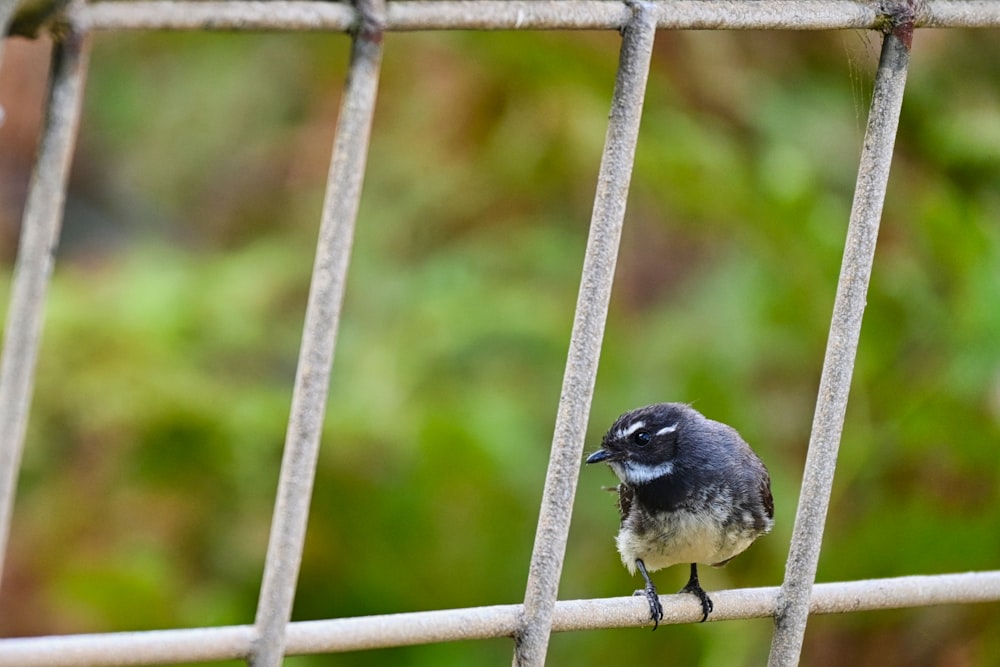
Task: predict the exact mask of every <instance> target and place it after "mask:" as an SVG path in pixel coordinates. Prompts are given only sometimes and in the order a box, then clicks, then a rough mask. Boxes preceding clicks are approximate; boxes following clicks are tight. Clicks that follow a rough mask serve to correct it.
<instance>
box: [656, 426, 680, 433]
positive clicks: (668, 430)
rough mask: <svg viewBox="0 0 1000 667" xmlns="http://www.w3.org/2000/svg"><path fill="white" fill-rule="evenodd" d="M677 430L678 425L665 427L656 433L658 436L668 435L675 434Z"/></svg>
mask: <svg viewBox="0 0 1000 667" xmlns="http://www.w3.org/2000/svg"><path fill="white" fill-rule="evenodd" d="M676 430H677V424H674V425H673V426H664V427H663V428H661V429H660V430H659V431H657V432H656V435H666V434H667V433H673V432H674V431H676Z"/></svg>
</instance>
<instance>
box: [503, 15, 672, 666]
mask: <svg viewBox="0 0 1000 667" xmlns="http://www.w3.org/2000/svg"><path fill="white" fill-rule="evenodd" d="M631 7H632V9H633V16H632V19H631V20H630V22H629V23H628V25H626V26H625V28H624V29H623V31H622V45H621V54H620V60H619V65H618V75H617V77H616V81H615V90H614V95H613V98H612V102H611V115H610V119H609V122H608V131H607V136H606V139H605V145H604V155H603V157H602V159H601V167H600V171H599V174H598V181H597V192H596V195H595V198H594V210H593V215H592V217H591V222H590V237H589V239H588V241H587V251H586V256H585V258H584V262H583V273H582V276H581V280H580V291H579V295H578V297H577V305H576V316H575V319H574V322H573V333H572V336H571V338H570V344H569V354H568V357H567V360H566V371H565V374H564V376H563V386H562V395H561V396H560V399H559V411H558V414H557V415H556V424H555V433H554V436H553V439H552V450H551V453H550V455H549V467H548V473H547V474H546V478H545V489H544V491H543V493H542V503H541V509H540V512H539V517H538V527H537V529H536V532H535V544H534V549H533V551H532V554H531V566H530V570H529V573H528V583H527V589H526V591H525V598H524V612H523V615H522V617H521V619H520V623H519V630H518V632H517V633H516V635H515V637H514V639H515V642H516V648H515V651H514V664H515V665H520V666H525V667H527V666H529V665H532V666H538V665H542V664H544V662H545V654H546V651H547V650H548V642H549V635H550V633H551V630H552V613H553V608H554V606H555V602H556V596H557V594H558V592H559V591H558V589H559V578H560V575H561V574H562V564H563V557H564V555H565V552H566V540H567V536H568V534H569V524H570V518H571V515H572V511H573V498H574V495H575V493H576V485H577V479H578V477H579V472H580V459H581V456H582V453H583V444H584V438H585V436H586V430H587V418H588V416H589V413H590V402H591V398H592V396H593V393H594V383H595V380H596V377H597V364H598V360H599V358H600V353H601V340H602V338H603V336H604V324H605V320H606V319H607V315H608V302H609V300H610V297H611V284H612V281H613V279H614V271H615V263H616V261H617V258H618V245H619V240H620V239H621V231H622V224H623V221H624V218H625V205H626V201H627V199H628V189H629V183H630V181H631V179H632V164H633V162H634V159H635V147H636V143H637V141H638V135H639V121H640V119H641V117H642V104H643V99H644V97H645V93H646V79H647V77H648V74H649V62H650V57H651V55H652V51H653V40H654V37H655V34H656V12H655V10H654V9H653V7H652V6H651V5H647V4H645V3H642V2H636V3H632V4H631Z"/></svg>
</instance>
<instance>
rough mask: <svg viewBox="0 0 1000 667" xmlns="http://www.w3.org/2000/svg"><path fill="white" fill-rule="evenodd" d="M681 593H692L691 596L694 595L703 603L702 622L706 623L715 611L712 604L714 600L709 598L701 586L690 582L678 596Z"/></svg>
mask: <svg viewBox="0 0 1000 667" xmlns="http://www.w3.org/2000/svg"><path fill="white" fill-rule="evenodd" d="M679 593H690V594H691V595H694V596H695V597H696V598H698V599H699V600H700V601H701V621H700V622H701V623H704V622H705V621H707V620H708V615H709V614H711V613H712V610H713V609H715V605H714V604H712V598H710V597H708V593H706V592H705V591H704V590H702V588H701V586H700V585H699V584H697V583H695V582H691V581H689V582H688V584H687V586H685V587H684V588H682V589H680V590H679V591H678V594H679Z"/></svg>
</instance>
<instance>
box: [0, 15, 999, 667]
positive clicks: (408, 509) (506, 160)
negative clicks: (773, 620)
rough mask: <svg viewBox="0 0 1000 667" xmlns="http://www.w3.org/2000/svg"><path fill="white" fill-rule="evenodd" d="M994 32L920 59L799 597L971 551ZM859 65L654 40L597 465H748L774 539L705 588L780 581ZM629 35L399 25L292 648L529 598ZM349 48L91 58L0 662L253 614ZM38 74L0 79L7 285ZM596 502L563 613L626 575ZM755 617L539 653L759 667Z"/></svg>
mask: <svg viewBox="0 0 1000 667" xmlns="http://www.w3.org/2000/svg"><path fill="white" fill-rule="evenodd" d="M998 38H1000V35H998V33H996V32H987V31H958V30H949V31H944V30H942V31H926V30H925V31H919V32H918V33H917V35H916V37H915V39H914V56H913V67H912V70H911V73H910V77H909V86H908V90H907V93H906V99H905V102H904V109H903V117H902V122H901V127H900V134H899V139H898V142H897V148H896V157H895V161H894V164H893V170H892V176H891V179H890V184H889V193H888V198H887V202H886V208H885V216H884V220H883V224H882V231H881V238H880V245H879V248H878V252H877V257H876V266H875V272H874V276H873V279H872V286H871V293H870V295H869V299H868V310H867V314H866V320H865V325H864V330H863V333H862V341H861V349H860V353H859V359H858V365H857V369H856V372H855V377H854V385H853V389H852V400H851V403H850V407H849V409H848V415H847V424H846V430H845V433H844V440H843V445H842V448H841V464H840V468H839V471H838V474H837V479H836V483H835V488H834V493H833V500H832V507H831V512H830V518H829V521H828V524H827V531H826V535H825V541H824V549H823V553H822V557H821V560H820V566H819V575H818V578H819V580H820V581H835V580H842V579H859V578H867V577H887V576H895V575H907V574H924V573H926V574H932V573H942V572H952V571H966V570H975V569H995V568H996V567H997V566H998V562H1000V529H998V526H1000V493H998V487H1000V467H998V465H997V454H998V448H997V443H998V440H1000V438H998V436H1000V308H998V307H997V303H998V296H1000V227H998V219H1000V88H998V87H997V71H998V68H1000V39H998ZM880 41H881V40H880V37H879V36H878V35H873V34H867V33H858V32H832V33H804V34H793V33H727V32H686V33H679V32H661V33H660V34H659V35H658V38H657V44H656V51H655V53H654V62H653V71H652V74H651V77H650V81H649V89H648V93H647V97H646V106H645V116H644V119H643V126H642V131H641V136H640V146H639V151H638V155H637V161H636V169H635V175H634V178H633V183H632V191H631V196H630V200H629V206H628V212H627V217H626V227H625V233H624V238H623V241H622V244H623V245H622V253H621V257H620V260H619V263H618V272H617V280H616V284H615V290H614V294H613V297H612V303H611V315H610V321H609V322H608V328H607V335H606V341H605V346H604V351H603V355H602V360H601V368H600V373H599V376H598V381H597V391H596V395H595V399H594V404H593V410H592V415H591V420H590V438H589V442H588V446H587V449H588V451H591V450H593V448H594V447H596V445H597V442H598V440H599V438H600V435H601V434H602V432H603V431H604V430H605V429H606V428H607V426H608V425H609V424H610V423H611V422H612V420H613V419H614V418H615V417H616V416H617V415H618V414H619V413H621V412H623V411H625V410H626V409H629V408H632V407H635V406H637V405H640V404H645V403H651V402H656V401H661V400H677V401H689V402H693V403H694V405H695V406H696V407H697V408H698V409H699V410H701V411H702V412H704V413H705V414H707V415H708V416H710V417H713V418H716V419H719V420H722V421H725V422H728V423H731V424H733V425H734V426H736V427H737V428H738V429H739V430H740V431H741V432H742V433H743V435H744V436H745V437H746V439H747V440H748V441H749V442H750V443H752V444H753V445H754V447H755V448H756V449H757V451H758V452H759V453H760V454H761V456H762V458H764V460H765V461H766V462H767V464H768V466H769V467H770V469H771V473H772V477H773V478H774V491H775V499H776V503H777V527H776V529H775V531H774V533H773V534H772V535H771V536H769V537H767V538H765V539H762V540H760V541H759V542H758V543H757V544H755V545H754V547H753V548H752V549H750V550H749V551H748V552H747V553H746V554H744V555H743V556H741V557H740V558H738V559H736V560H735V561H734V562H733V563H732V564H731V565H730V566H729V567H727V568H726V569H724V570H706V571H705V572H704V576H703V583H704V585H705V587H706V588H707V589H708V590H713V589H721V588H726V587H734V586H765V585H777V584H779V583H780V581H781V577H782V573H783V568H784V557H785V553H786V550H787V546H788V541H789V537H790V534H791V528H792V523H793V520H794V511H795V504H796V500H797V494H798V487H799V483H800V480H801V468H802V464H803V460H804V455H805V448H806V444H807V440H808V434H809V428H810V423H811V417H812V407H813V402H814V400H815V393H816V387H817V384H818V379H819V372H820V367H821V362H822V355H823V350H824V347H825V342H826V330H827V326H828V323H829V317H830V312H831V308H832V303H833V294H834V287H835V282H836V278H837V274H838V271H839V262H840V255H841V249H842V243H843V238H844V234H845V230H846V224H847V219H848V214H849V210H850V204H851V195H852V192H853V185H854V178H855V174H856V169H857V159H858V155H859V150H860V144H861V139H862V136H863V131H864V125H865V120H866V113H867V103H868V100H869V98H870V91H871V84H872V78H873V75H874V69H875V63H876V61H877V56H878V48H879V44H880ZM618 43H619V40H618V36H617V35H616V34H614V33H537V34H514V33H465V32H451V33H433V34H391V35H389V36H388V37H387V39H386V54H385V62H384V72H383V76H382V82H381V87H380V93H379V109H378V113H377V115H376V119H375V129H374V137H373V141H372V149H371V157H370V161H369V166H368V176H367V180H366V183H365V190H364V198H363V203H362V207H361V212H360V218H359V222H358V229H357V238H356V248H355V251H354V254H353V258H352V265H351V269H352V270H351V274H350V279H349V281H348V290H347V295H346V303H345V312H344V321H343V326H342V328H341V333H340V337H339V341H338V348H337V355H336V362H335V365H334V375H333V382H332V387H331V395H330V403H329V409H328V414H327V420H326V429H325V433H324V442H323V448H322V453H321V462H320V468H319V472H318V477H317V480H316V488H315V494H314V499H313V511H312V517H311V520H310V525H309V533H308V541H307V545H306V552H305V557H304V562H303V567H302V573H301V580H300V585H299V590H298V595H297V598H296V605H295V611H294V618H295V619H296V620H305V619H319V618H330V617H339V616H349V615H360V614H375V613H389V612H401V611H413V610H421V609H436V608H449V607H460V606H470V605H481V604H495V603H515V602H519V601H520V600H521V598H522V595H523V590H524V584H525V580H526V576H527V564H528V559H529V556H530V552H531V541H532V539H533V536H534V530H535V520H536V518H537V510H538V504H539V499H540V496H541V489H542V483H543V478H544V473H545V466H546V462H547V459H548V448H549V444H550V440H551V434H552V427H553V421H554V414H555V409H556V405H557V401H558V397H559V390H560V383H561V378H562V371H563V363H564V360H565V353H566V349H567V342H568V337H569V332H570V328H571V324H572V313H573V306H574V301H575V298H576V292H577V284H578V280H579V272H580V266H581V260H582V253H583V249H584V245H585V241H586V234H587V225H588V222H589V218H590V210H591V205H592V198H593V192H594V186H595V181H596V175H597V168H598V163H599V158H600V150H601V146H602V143H603V139H604V131H605V126H606V121H607V112H608V108H609V103H610V96H611V90H612V84H613V79H614V70H615V66H616V61H617V52H618ZM347 52H348V40H347V38H346V37H344V36H343V35H316V34H309V35H284V34H254V35H231V34H167V33H136V34H100V35H98V36H97V39H96V43H95V49H94V53H93V58H92V70H91V74H90V78H89V87H88V94H87V101H86V106H85V112H84V119H83V126H82V128H81V133H80V142H79V147H78V150H77V154H76V158H75V166H74V172H73V176H72V184H71V190H70V193H69V201H68V204H67V212H66V222H65V231H64V234H63V242H62V246H61V248H60V257H59V262H58V265H57V269H56V273H55V277H54V283H53V286H52V292H51V298H50V302H49V306H48V319H47V323H46V329H45V335H44V340H43V348H42V351H41V359H40V363H39V369H38V381H37V387H36V391H35V398H34V408H33V412H32V420H31V425H30V431H29V434H28V443H27V448H26V451H25V456H24V467H23V471H22V473H21V477H20V483H19V495H18V499H17V505H16V512H15V518H14V526H13V533H12V542H11V546H10V553H9V557H8V560H7V569H6V572H5V573H4V581H3V589H4V590H3V598H4V602H3V604H2V606H0V634H2V635H4V636H15V635H34V634H44V633H68V632H95V631H113V630H141V629H153V628H171V627H189V626H200V625H209V624H229V623H248V622H252V620H253V613H254V607H255V604H256V597H257V592H258V585H259V580H260V575H261V572H262V568H263V557H264V551H265V546H266V541H267V531H268V527H269V523H270V518H271V506H272V498H273V494H274V491H275V488H276V482H277V473H278V465H279V461H280V455H281V447H282V444H283V439H284V430H285V422H286V419H287V415H288V409H289V405H290V393H291V385H292V380H293V376H294V370H295V363H296V354H297V346H298V341H299V336H300V331H301V324H302V316H303V312H304V308H305V299H306V294H307V289H308V279H309V273H310V269H311V263H312V256H313V244H314V242H315V238H316V232H317V226H318V219H319V211H320V206H321V200H322V196H323V186H324V183H325V178H326V169H327V162H328V159H329V150H330V145H331V141H332V137H333V132H334V125H335V118H336V114H337V106H338V103H339V95H340V90H341V86H342V82H343V79H344V75H345V67H346V59H347ZM47 54H48V46H47V44H45V43H44V42H28V41H24V40H11V41H9V42H8V44H7V48H6V51H5V56H4V57H5V59H4V63H3V72H2V77H3V80H2V82H0V94H2V98H0V102H2V103H3V105H4V106H5V108H6V110H7V113H8V122H7V124H6V125H5V126H4V127H3V128H2V129H0V141H2V143H0V145H3V147H4V148H3V151H4V152H3V156H2V169H3V172H2V177H3V181H2V182H3V207H2V211H0V214H2V216H3V217H2V220H0V255H2V257H3V260H4V261H5V263H6V265H7V268H6V270H5V271H4V272H3V278H2V280H3V283H4V284H3V285H2V290H0V293H2V294H4V295H5V296H4V297H3V298H4V299H6V294H7V291H8V286H9V274H10V264H11V262H12V260H13V257H14V253H15V246H16V238H17V226H18V224H19V220H20V214H21V207H22V206H23V190H24V187H25V183H26V182H27V174H28V172H29V170H30V165H31V162H32V159H33V151H34V145H35V143H34V142H35V141H36V136H37V123H38V121H37V117H38V112H39V109H40V105H41V96H42V88H43V81H44V77H45V74H46V67H47V64H46V63H47ZM612 479H613V478H612V475H611V473H610V472H609V471H607V470H605V469H595V468H588V469H586V470H584V471H583V472H582V473H581V478H580V486H579V493H578V496H577V502H576V506H575V510H574V519H573V526H572V530H571V534H570V542H569V548H568V553H567V557H566V566H565V571H564V573H563V577H562V584H561V591H560V596H561V597H562V598H581V597H586V598H590V597H600V596H616V595H626V594H629V593H630V592H631V591H632V590H633V589H634V588H635V587H636V586H637V581H636V580H630V578H629V576H628V574H627V573H626V571H625V570H624V568H622V566H621V563H620V561H619V558H618V555H617V554H616V552H615V550H614V544H613V539H612V537H613V535H614V533H615V531H616V527H617V514H616V509H615V506H614V501H613V499H612V498H611V497H610V496H609V494H607V493H605V492H603V491H602V490H601V487H602V485H606V484H609V483H611V482H612ZM685 579H686V572H683V571H681V569H680V568H676V569H673V570H666V571H663V572H661V573H659V574H658V575H657V577H656V580H657V582H658V583H659V586H660V588H661V590H663V591H671V590H673V589H675V588H679V587H680V586H681V585H682V584H683V583H684V581H685ZM998 628H1000V607H998V605H996V604H992V605H975V606H953V607H940V608H931V609H918V610H904V611H898V612H878V613H862V614H853V615H849V616H842V617H814V618H813V619H811V621H810V625H809V630H808V632H807V636H806V645H805V653H804V658H803V664H808V665H842V664H852V663H853V664H865V665H876V664H877V665H949V666H951V665H958V666H961V665H989V664H993V665H995V664H997V662H996V661H997V656H998V655H1000V632H997V629H998ZM770 631H771V624H770V622H769V621H767V620H757V621H750V622H738V623H718V624H706V625H703V626H678V627H662V628H660V629H659V631H657V632H656V633H652V632H650V631H649V630H648V628H647V629H641V630H640V629H633V630H608V631H601V632H588V633H567V634H562V635H556V636H554V637H553V639H552V644H551V648H550V662H551V663H552V664H556V665H560V664H581V665H582V664H592V665H601V664H648V663H649V662H650V661H653V660H655V661H661V660H663V659H665V658H666V657H667V656H669V657H670V661H671V663H672V664H688V665H703V666H715V665H756V664H762V662H763V661H764V658H765V655H766V652H767V648H768V645H769V641H770ZM511 648H512V647H511V643H510V642H509V641H508V640H497V641H486V642H471V643H460V644H447V645H436V646H421V647H413V648H400V649H393V650H385V651H375V652H370V653H357V654H345V655H337V656H311V657H301V658H293V659H289V660H288V663H287V664H289V665H292V666H293V667H313V666H319V665H332V664H338V665H376V664H398V665H442V664H450V665H466V664H508V661H509V659H510V653H511ZM632 661H636V662H632ZM216 664H217V663H216ZM231 664H237V663H231Z"/></svg>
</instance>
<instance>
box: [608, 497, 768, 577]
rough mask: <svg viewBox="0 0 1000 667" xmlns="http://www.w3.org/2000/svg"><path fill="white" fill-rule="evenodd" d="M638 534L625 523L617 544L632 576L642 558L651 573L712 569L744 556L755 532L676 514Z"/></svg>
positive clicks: (710, 517) (706, 515)
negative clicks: (692, 566) (695, 566)
mask: <svg viewBox="0 0 1000 667" xmlns="http://www.w3.org/2000/svg"><path fill="white" fill-rule="evenodd" d="M644 523H645V530H643V531H641V532H640V531H638V530H636V529H635V525H634V524H633V523H632V522H626V524H625V525H624V526H622V529H621V531H620V532H619V533H618V537H617V538H616V540H615V541H616V543H617V545H618V552H619V553H620V554H621V557H622V562H623V563H624V564H625V567H627V568H628V570H629V572H630V573H632V574H635V561H636V559H637V558H641V559H642V561H643V563H644V564H645V565H646V569H647V570H649V571H650V572H652V571H654V570H659V569H662V568H665V567H670V566H671V565H677V564H679V563H706V564H709V565H715V564H717V563H722V562H723V561H726V560H729V559H730V558H732V557H733V556H735V555H737V554H739V553H741V552H743V551H744V550H745V549H746V548H747V547H749V546H750V544H751V543H752V542H753V541H754V538H755V537H756V535H755V533H754V531H752V530H748V529H747V528H744V527H741V526H739V525H737V524H733V523H730V524H729V525H724V524H723V523H721V522H720V521H718V519H717V518H716V517H714V516H713V515H712V514H711V513H704V514H701V515H694V514H691V513H688V512H675V513H673V514H670V515H668V516H666V517H664V518H663V519H662V520H659V521H657V522H655V525H650V523H649V522H648V520H647V522H644Z"/></svg>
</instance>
